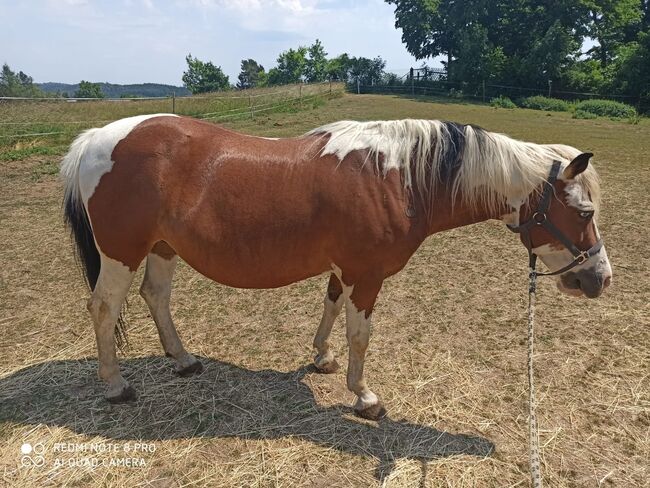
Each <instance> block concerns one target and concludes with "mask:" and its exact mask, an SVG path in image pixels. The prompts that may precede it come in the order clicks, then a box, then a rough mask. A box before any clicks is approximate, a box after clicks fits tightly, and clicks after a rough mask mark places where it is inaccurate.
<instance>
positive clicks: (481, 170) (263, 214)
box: [61, 114, 611, 419]
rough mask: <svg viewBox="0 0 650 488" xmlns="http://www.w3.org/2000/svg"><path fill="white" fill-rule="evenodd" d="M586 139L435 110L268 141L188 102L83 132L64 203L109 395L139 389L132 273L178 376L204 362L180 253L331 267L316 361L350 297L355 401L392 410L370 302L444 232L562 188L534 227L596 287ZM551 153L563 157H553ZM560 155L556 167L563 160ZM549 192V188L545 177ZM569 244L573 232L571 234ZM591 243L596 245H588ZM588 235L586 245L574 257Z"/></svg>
mask: <svg viewBox="0 0 650 488" xmlns="http://www.w3.org/2000/svg"><path fill="white" fill-rule="evenodd" d="M591 156H592V155H591V154H589V153H581V152H580V151H578V150H576V149H574V148H572V147H569V146H563V145H539V144H532V143H525V142H520V141H517V140H514V139H511V138H509V137H507V136H504V135H501V134H496V133H491V132H488V131H486V130H483V129H481V128H479V127H476V126H472V125H459V124H456V123H452V122H442V121H437V120H395V121H379V122H353V121H342V122H336V123H332V124H329V125H325V126H323V127H320V128H317V129H314V130H312V131H310V132H308V133H307V134H305V135H302V136H300V137H295V138H287V139H270V138H263V137H254V136H250V135H244V134H239V133H236V132H233V131H230V130H227V129H225V128H223V127H219V126H216V125H213V124H210V123H207V122H203V121H199V120H195V119H192V118H188V117H179V116H175V115H167V114H157V115H146V116H138V117H131V118H127V119H122V120H118V121H116V122H113V123H111V124H108V125H107V126H105V127H103V128H99V129H91V130H88V131H86V132H84V133H83V134H81V135H80V136H79V137H77V139H76V140H75V141H74V142H73V144H72V146H71V148H70V151H69V153H68V154H67V155H66V156H65V159H64V160H63V163H62V167H61V174H62V176H63V178H64V180H65V200H64V209H65V210H64V211H65V219H66V222H67V224H68V225H69V226H70V228H71V233H72V235H73V236H74V239H75V241H76V244H77V251H78V254H79V256H80V258H81V259H80V262H81V264H82V266H83V268H84V271H85V275H86V278H87V281H88V284H89V285H90V288H91V290H92V294H91V297H90V299H89V300H88V310H89V312H90V315H91V316H92V320H93V323H94V328H95V334H96V338H97V349H98V356H99V376H100V378H101V379H103V380H104V381H105V382H106V383H108V389H107V391H106V398H107V399H108V400H109V401H111V402H123V401H128V400H132V399H134V398H135V391H134V390H133V388H132V387H131V386H129V384H128V383H127V381H126V380H125V379H124V378H123V377H122V375H121V374H120V369H119V365H118V361H117V357H116V345H115V341H114V336H115V335H116V330H117V329H119V327H116V324H117V323H118V319H119V317H120V310H121V307H122V303H123V301H124V300H125V297H126V295H127V292H128V290H129V287H130V286H131V282H132V280H133V277H134V274H135V272H136V270H137V269H138V267H139V266H140V264H141V263H142V261H143V260H145V258H146V271H145V275H144V281H143V283H142V286H141V288H140V294H141V295H142V296H143V297H144V300H145V301H146V302H147V305H148V306H149V309H150V311H151V315H152V317H153V319H154V321H155V323H156V326H157V329H158V333H159V335H160V340H161V342H162V346H163V348H164V350H165V353H166V354H167V355H168V356H170V357H171V358H173V360H174V361H175V363H176V369H177V371H178V373H179V374H181V375H187V374H191V373H194V372H198V371H200V370H201V369H202V366H201V363H200V362H199V361H198V360H197V359H196V358H195V357H194V356H193V355H192V354H190V353H189V352H187V351H186V350H185V348H184V347H183V344H182V343H181V341H180V339H179V336H178V334H177V332H176V329H175V327H174V323H173V321H172V317H171V314H170V309H169V301H170V295H171V283H172V275H173V273H174V268H175V267H176V262H177V256H180V257H181V258H182V259H184V260H185V261H186V262H187V263H188V264H189V265H190V266H191V267H192V268H194V269H195V270H197V271H198V272H199V273H201V274H203V275H205V276H207V277H208V278H210V279H212V280H214V281H217V282H218V283H222V284H224V285H228V286H233V287H239V288H276V287H280V286H284V285H288V284H290V283H294V282H297V281H300V280H303V279H305V278H309V277H312V276H316V275H320V274H323V273H329V275H330V276H329V284H328V286H327V293H326V296H325V307H324V312H323V316H322V319H321V321H320V325H319V326H318V331H317V333H316V336H315V339H314V348H315V349H316V352H317V353H316V356H315V360H314V362H315V365H316V368H317V369H318V370H319V371H321V372H324V373H329V372H333V371H335V370H336V369H337V367H338V365H337V362H336V360H335V358H334V355H333V353H332V351H331V349H330V344H329V342H328V338H329V335H330V332H331V330H332V325H333V323H334V320H335V318H336V317H337V315H338V314H339V313H340V311H341V309H342V307H343V304H344V303H345V306H346V330H347V340H348V345H349V363H348V370H347V386H348V388H349V389H350V390H351V391H352V392H354V393H355V395H356V403H355V406H354V408H355V410H356V412H357V413H358V414H359V415H360V416H362V417H365V418H370V419H378V418H380V417H382V416H383V415H384V414H385V409H384V407H383V406H382V403H381V401H380V400H379V398H378V397H377V396H376V395H375V394H374V393H373V392H372V390H371V389H370V388H369V387H368V386H367V385H366V381H365V380H364V376H363V365H364V357H365V353H366V348H367V346H368V340H369V336H370V318H371V314H372V310H373V306H374V304H375V300H376V298H377V294H378V293H379V290H380V289H381V287H382V282H383V281H384V280H385V279H386V278H387V277H389V276H391V275H393V274H395V273H397V272H398V271H400V270H401V269H402V268H403V267H404V266H405V265H406V263H407V261H408V260H409V258H410V257H411V255H412V254H413V253H414V252H415V251H416V250H417V249H418V247H419V246H420V245H421V244H422V242H423V241H424V240H425V239H426V238H427V236H430V235H431V234H434V233H436V232H440V231H444V230H447V229H452V228H455V227H460V226H464V225H468V224H473V223H476V222H481V221H484V220H487V219H500V220H502V221H503V222H505V223H506V224H508V225H509V226H510V227H513V228H516V227H517V226H518V225H519V223H520V222H521V221H529V220H531V219H532V218H533V217H535V219H536V220H541V219H539V217H538V214H539V212H538V213H535V212H534V209H535V207H536V205H537V204H538V203H539V200H540V198H541V197H540V195H541V194H542V193H544V194H548V193H552V198H550V201H549V202H548V210H547V211H546V213H545V214H544V218H545V219H546V220H548V221H549V222H552V223H553V226H554V228H555V229H556V230H558V229H559V232H560V234H561V237H558V235H556V233H552V232H549V231H548V229H547V228H546V227H543V226H536V225H534V226H532V228H530V230H529V232H526V234H525V239H524V235H523V234H522V242H523V243H524V244H525V245H526V246H527V247H528V249H529V251H530V252H531V253H534V254H535V255H538V256H539V257H540V258H541V259H542V261H544V263H545V264H546V265H547V266H548V267H550V268H558V267H565V266H566V265H567V264H571V269H569V270H565V271H563V272H562V273H561V275H559V277H558V282H557V284H558V287H559V288H560V290H562V291H564V292H566V293H569V294H571V295H582V294H584V295H586V296H588V297H597V296H599V295H600V294H601V292H602V291H603V290H604V288H606V287H607V286H608V285H609V283H610V280H611V267H610V264H609V261H608V258H607V253H606V251H605V248H604V247H603V246H602V245H599V246H597V248H594V247H593V246H595V245H596V244H597V243H598V242H599V239H600V236H599V233H598V229H597V227H596V221H595V218H594V214H595V213H596V212H597V211H598V205H599V195H600V187H599V183H598V177H597V175H596V172H595V170H594V169H593V167H592V166H591V165H589V164H588V162H589V158H590V157H591ZM554 163H555V164H554ZM552 166H553V167H556V168H557V169H559V171H558V172H557V173H558V174H557V175H556V177H554V178H553V179H552V180H547V177H548V175H549V171H550V168H551V167H552ZM549 185H550V186H552V188H550V189H551V190H552V192H549V191H545V192H542V190H543V188H545V187H547V186H549ZM567 242H569V243H570V244H573V245H572V247H569V248H567V247H568V246H567V244H566V243H567ZM588 248H592V249H596V250H595V251H594V252H592V253H591V254H585V253H584V250H585V249H588ZM571 249H573V250H575V249H579V251H578V252H580V253H582V254H583V256H582V258H581V259H578V258H577V257H576V259H574V260H573V261H572V259H573V257H574V255H575V253H572V252H571Z"/></svg>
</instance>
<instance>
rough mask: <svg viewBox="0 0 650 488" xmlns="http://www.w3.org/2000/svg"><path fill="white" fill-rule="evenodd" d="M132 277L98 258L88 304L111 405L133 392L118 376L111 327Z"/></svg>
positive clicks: (130, 397)
mask: <svg viewBox="0 0 650 488" xmlns="http://www.w3.org/2000/svg"><path fill="white" fill-rule="evenodd" d="M133 275H134V273H133V272H132V271H131V270H130V269H129V268H128V267H127V266H125V265H124V264H122V263H120V262H119V261H116V260H114V259H111V258H108V257H106V256H104V255H102V256H101V268H100V272H99V277H98V278H97V283H96V285H95V289H94V290H93V293H92V295H91V296H90V299H89V300H88V311H89V312H90V315H91V316H92V319H93V323H94V326H95V336H96V338H97V353H98V358H99V377H100V378H101V379H102V380H104V381H105V382H106V383H108V389H107V390H106V394H105V395H106V399H107V400H108V401H109V402H111V403H121V402H126V401H129V400H134V399H135V390H134V389H133V388H132V387H131V386H129V384H128V383H127V381H126V380H125V379H124V378H123V377H122V375H121V374H120V367H119V364H118V362H117V355H116V354H115V326H116V324H117V319H118V317H119V315H120V310H121V308H122V303H123V302H124V299H125V298H126V294H127V293H128V291H129V287H130V286H131V282H132V281H133Z"/></svg>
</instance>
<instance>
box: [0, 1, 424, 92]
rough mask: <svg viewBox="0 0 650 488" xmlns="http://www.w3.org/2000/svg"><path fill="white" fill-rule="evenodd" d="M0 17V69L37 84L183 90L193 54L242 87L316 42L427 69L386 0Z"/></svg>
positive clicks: (108, 6)
mask: <svg viewBox="0 0 650 488" xmlns="http://www.w3.org/2000/svg"><path fill="white" fill-rule="evenodd" d="M0 12H2V28H1V29H0V63H8V64H9V66H10V67H11V69H12V70H14V71H19V70H20V71H24V72H25V73H27V74H28V75H30V76H32V77H33V78H34V81H35V82H38V83H42V82H47V81H56V82H62V83H78V82H79V81H80V80H82V79H83V80H88V81H93V82H102V81H106V82H110V83H120V84H129V83H145V82H150V83H168V84H173V85H181V84H182V81H181V77H182V75H183V71H184V70H185V69H186V63H185V56H186V55H187V54H188V53H191V54H192V55H193V56H195V57H198V58H199V59H201V60H203V61H212V62H213V63H214V64H216V65H218V66H221V67H222V69H223V70H224V72H225V73H226V74H228V75H229V76H230V81H231V83H235V82H236V80H237V74H238V73H239V69H240V63H241V60H242V59H247V58H253V59H255V60H256V61H258V62H259V63H261V64H262V65H263V66H264V67H265V68H266V69H267V70H268V69H270V68H272V67H273V66H275V61H276V59H277V56H278V54H279V53H280V52H282V51H284V50H287V49H289V48H291V47H293V48H295V47H297V46H299V45H305V46H307V45H310V44H312V43H313V42H314V40H315V39H316V38H318V39H320V40H321V42H322V43H323V45H324V47H325V50H326V51H327V52H328V56H329V57H333V56H337V55H339V54H341V53H343V52H347V53H349V54H350V55H351V56H365V57H369V58H374V57H376V56H381V57H382V58H383V59H385V60H386V61H387V70H388V71H395V72H399V73H400V74H403V73H405V72H406V71H407V70H408V69H409V68H410V67H411V66H419V65H420V64H421V63H420V62H416V61H415V59H414V58H413V57H412V56H411V55H410V54H409V53H408V52H407V51H406V48H405V47H404V45H403V44H402V41H401V36H402V32H401V30H397V29H395V18H394V13H393V12H394V10H393V6H392V5H388V4H387V3H385V2H384V1H383V0H360V1H348V0H239V1H235V0H113V1H108V0H0Z"/></svg>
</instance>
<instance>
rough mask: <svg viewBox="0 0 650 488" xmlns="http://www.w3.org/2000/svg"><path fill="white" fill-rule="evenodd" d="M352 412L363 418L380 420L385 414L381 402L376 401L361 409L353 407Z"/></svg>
mask: <svg viewBox="0 0 650 488" xmlns="http://www.w3.org/2000/svg"><path fill="white" fill-rule="evenodd" d="M354 413H356V414H357V415H358V416H359V417H361V418H364V419H368V420H381V419H383V418H384V417H385V416H386V409H385V408H384V405H383V404H382V403H381V402H378V403H375V404H374V405H370V406H369V407H366V408H364V409H361V410H357V409H355V410H354Z"/></svg>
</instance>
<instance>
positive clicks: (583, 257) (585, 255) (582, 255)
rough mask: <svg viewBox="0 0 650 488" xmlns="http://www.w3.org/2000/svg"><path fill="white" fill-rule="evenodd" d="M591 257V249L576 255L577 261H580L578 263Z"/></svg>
mask: <svg viewBox="0 0 650 488" xmlns="http://www.w3.org/2000/svg"><path fill="white" fill-rule="evenodd" d="M590 257H591V255H590V254H589V251H582V252H581V253H580V254H578V256H576V261H577V262H578V264H582V263H584V262H585V261H587V259H589V258H590Z"/></svg>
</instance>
